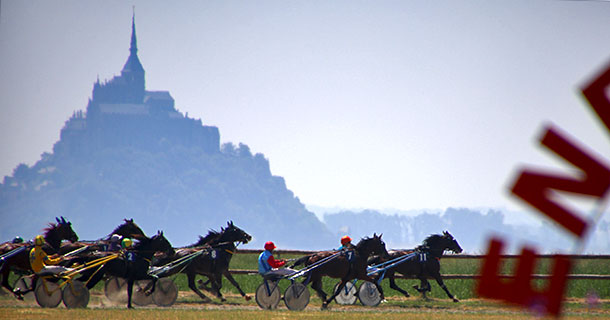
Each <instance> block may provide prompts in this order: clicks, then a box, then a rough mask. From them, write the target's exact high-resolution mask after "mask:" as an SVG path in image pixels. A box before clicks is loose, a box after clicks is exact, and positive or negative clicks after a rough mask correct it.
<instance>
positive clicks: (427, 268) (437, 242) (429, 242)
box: [369, 231, 462, 302]
mask: <svg viewBox="0 0 610 320" xmlns="http://www.w3.org/2000/svg"><path fill="white" fill-rule="evenodd" d="M445 250H450V251H453V252H454V253H461V252H462V247H460V245H459V244H458V242H457V240H455V238H453V236H452V235H451V234H450V233H449V232H447V231H444V232H443V234H442V235H440V234H433V235H430V236H428V237H427V238H426V239H425V240H424V241H423V243H422V244H421V245H420V246H418V247H417V248H415V250H396V251H390V252H389V258H388V259H386V258H380V257H373V258H371V259H369V264H376V263H379V262H383V261H384V260H385V261H387V260H390V259H395V258H398V257H401V256H404V255H408V254H412V258H406V259H407V260H405V261H404V262H402V263H400V264H397V265H396V266H394V267H391V268H389V269H388V270H387V271H386V273H385V278H388V279H389V281H390V288H392V289H394V290H396V291H399V292H401V293H402V294H404V295H405V296H406V297H409V293H408V292H407V291H405V290H403V289H402V288H400V287H399V286H398V285H397V284H396V282H395V280H394V278H395V273H397V272H398V273H400V274H403V275H405V276H406V275H415V276H417V278H418V279H419V280H420V286H419V287H417V286H413V288H415V289H416V290H417V291H419V292H420V293H422V295H423V297H424V299H427V297H426V292H427V291H431V287H430V283H429V282H428V278H429V277H432V278H434V279H435V280H436V282H437V283H438V285H439V286H440V287H441V288H442V289H443V290H444V291H445V292H446V293H447V296H448V297H449V298H450V299H452V300H453V302H459V300H458V299H457V298H456V297H455V296H453V295H452V294H451V292H449V289H447V286H445V283H444V282H443V278H442V276H441V273H440V269H441V265H440V260H441V257H442V255H443V252H445ZM379 277H381V274H380V275H378V276H377V277H376V278H377V279H378V278H379ZM377 279H376V280H377ZM379 293H380V295H381V297H382V298H383V291H379Z"/></svg>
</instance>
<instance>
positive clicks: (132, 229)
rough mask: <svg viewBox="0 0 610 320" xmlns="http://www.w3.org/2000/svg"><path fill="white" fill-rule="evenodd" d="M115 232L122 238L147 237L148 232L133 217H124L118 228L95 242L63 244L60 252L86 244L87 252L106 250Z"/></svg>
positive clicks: (67, 251) (70, 250)
mask: <svg viewBox="0 0 610 320" xmlns="http://www.w3.org/2000/svg"><path fill="white" fill-rule="evenodd" d="M115 234H116V235H119V236H120V237H122V238H125V237H127V238H133V239H141V238H146V234H144V231H142V229H140V227H139V226H138V225H137V224H136V223H135V222H133V219H123V223H122V224H120V225H118V226H117V227H116V228H114V230H112V232H110V233H109V234H108V235H106V236H105V237H103V238H100V239H99V240H96V241H94V242H93V243H91V242H72V243H66V244H64V245H62V246H61V248H60V250H59V254H62V255H63V254H66V253H69V252H72V251H74V250H77V249H79V248H82V247H85V246H86V247H87V250H86V252H91V251H94V250H99V251H106V249H107V248H108V246H109V244H110V237H111V236H112V235H115ZM86 252H82V254H84V253H86Z"/></svg>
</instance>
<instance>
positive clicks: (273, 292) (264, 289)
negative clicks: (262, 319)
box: [256, 281, 280, 309]
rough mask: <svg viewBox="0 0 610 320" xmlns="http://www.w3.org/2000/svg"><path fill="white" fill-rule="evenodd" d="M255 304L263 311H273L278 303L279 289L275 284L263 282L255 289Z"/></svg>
mask: <svg viewBox="0 0 610 320" xmlns="http://www.w3.org/2000/svg"><path fill="white" fill-rule="evenodd" d="M256 303H258V306H259V307H261V308H263V309H275V308H277V305H278V304H279V303H280V289H279V288H278V287H277V282H273V281H263V283H261V285H260V286H258V288H257V289H256Z"/></svg>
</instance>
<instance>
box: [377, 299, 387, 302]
mask: <svg viewBox="0 0 610 320" xmlns="http://www.w3.org/2000/svg"><path fill="white" fill-rule="evenodd" d="M387 302H388V300H386V299H382V300H381V302H379V303H387Z"/></svg>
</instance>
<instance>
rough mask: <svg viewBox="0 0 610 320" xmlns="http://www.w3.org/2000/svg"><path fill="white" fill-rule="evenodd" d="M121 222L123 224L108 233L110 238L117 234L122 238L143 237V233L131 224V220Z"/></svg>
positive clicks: (133, 223) (135, 225)
mask: <svg viewBox="0 0 610 320" xmlns="http://www.w3.org/2000/svg"><path fill="white" fill-rule="evenodd" d="M123 221H124V222H123V223H122V224H121V225H119V226H118V227H116V229H114V231H112V232H111V233H110V236H112V235H113V234H118V235H120V236H123V237H132V238H133V237H136V238H139V237H138V236H144V235H145V234H144V231H142V229H140V227H139V226H138V225H137V224H136V223H135V222H133V219H123Z"/></svg>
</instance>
